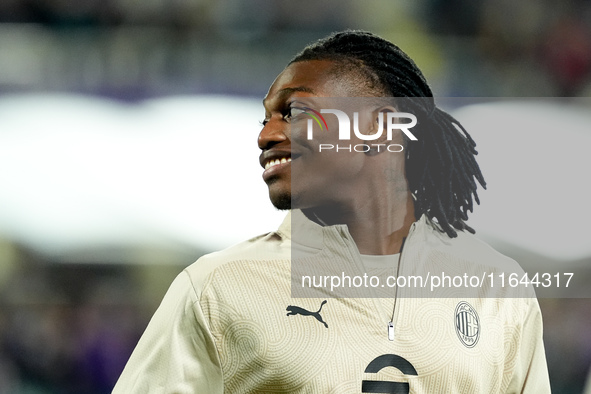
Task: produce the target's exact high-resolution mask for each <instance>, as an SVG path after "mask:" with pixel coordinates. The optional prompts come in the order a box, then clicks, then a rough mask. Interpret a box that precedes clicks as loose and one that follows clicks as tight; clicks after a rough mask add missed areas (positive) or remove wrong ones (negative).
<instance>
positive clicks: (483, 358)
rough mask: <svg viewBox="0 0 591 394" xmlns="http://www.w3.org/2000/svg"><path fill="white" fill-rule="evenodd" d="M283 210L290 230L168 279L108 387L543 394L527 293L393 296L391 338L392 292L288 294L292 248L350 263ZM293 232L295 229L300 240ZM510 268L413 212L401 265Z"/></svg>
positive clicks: (541, 359) (342, 241)
mask: <svg viewBox="0 0 591 394" xmlns="http://www.w3.org/2000/svg"><path fill="white" fill-rule="evenodd" d="M292 214H293V216H296V217H297V221H295V220H294V222H293V225H292V221H291V215H288V217H287V218H286V220H285V221H284V223H283V224H282V225H281V227H280V228H279V230H278V231H277V232H273V233H269V234H267V235H264V236H261V237H257V238H254V239H251V240H249V241H246V242H244V243H241V244H239V245H236V246H234V247H231V248H229V249H227V250H224V251H221V252H217V253H213V254H210V255H207V256H204V257H202V258H200V259H199V260H198V261H197V262H196V263H194V264H193V265H191V266H190V267H188V268H187V269H185V270H184V271H183V272H182V273H181V274H180V275H179V276H178V277H177V279H176V280H175V281H174V282H173V284H172V285H171V287H170V289H169V291H168V293H167V294H166V296H165V297H164V300H163V301H162V304H161V305H160V307H159V308H158V310H157V311H156V313H155V315H154V317H153V318H152V320H151V321H150V323H149V325H148V327H147V329H146V331H145V333H144V335H143V336H142V338H141V340H140V342H139V343H138V345H137V348H136V349H135V351H134V353H133V355H132V356H131V358H130V360H129V362H128V364H127V366H126V367H125V370H124V371H123V374H122V375H121V377H120V379H119V381H118V383H117V385H116V387H115V389H114V393H126V394H128V393H221V392H225V393H361V392H362V390H364V391H363V392H393V393H408V392H410V393H536V394H540V393H549V392H550V385H549V381H548V372H547V367H546V360H545V355H544V347H543V342H542V320H541V314H540V310H539V306H538V303H537V300H536V299H535V298H534V297H523V298H503V297H501V296H502V295H503V294H498V295H499V297H496V298H490V297H489V298H484V297H477V298H461V297H453V296H452V297H446V298H409V297H399V298H398V299H397V300H396V308H395V309H394V319H393V330H394V333H395V336H394V340H393V341H390V340H389V339H388V329H387V323H388V322H389V321H390V320H391V319H392V314H393V306H394V299H393V298H331V297H330V294H321V296H320V297H318V298H291V293H290V286H291V285H292V284H291V275H290V273H291V259H290V258H291V252H292V246H293V248H294V249H298V250H303V251H308V252H310V253H313V254H315V255H317V256H321V258H323V257H322V256H323V255H322V253H320V252H322V251H326V250H332V247H331V245H333V244H334V245H337V246H338V247H340V248H343V247H344V248H345V249H346V250H347V253H348V254H350V255H352V256H354V255H355V254H356V258H357V259H358V260H359V261H361V260H360V257H359V254H358V251H357V248H356V247H355V245H354V244H353V243H352V240H351V239H350V236H348V231H346V227H344V226H330V227H321V226H318V225H316V224H315V223H313V222H311V221H307V220H305V219H304V217H303V215H302V214H301V212H299V211H293V213H292ZM292 227H294V228H292ZM298 228H299V229H298ZM292 230H294V231H295V230H297V231H300V230H303V232H302V234H306V235H305V236H304V238H303V239H301V240H300V239H298V244H297V245H296V244H295V242H296V241H294V243H293V244H292ZM327 255H328V257H327V258H326V261H327V264H330V263H332V262H333V260H331V259H330V253H328V254H327ZM507 261H508V259H507V258H506V257H505V256H502V255H500V254H498V253H497V252H495V251H494V250H492V249H491V248H490V247H488V246H487V245H486V244H483V243H482V242H481V241H478V240H477V239H476V238H474V237H473V236H471V235H469V234H463V233H461V234H460V236H459V237H458V238H455V239H453V240H450V239H449V238H447V237H446V236H444V235H443V236H442V235H440V234H439V233H438V232H436V231H435V230H433V228H432V227H431V226H430V225H429V224H428V223H427V222H426V220H424V218H422V219H421V220H420V221H418V222H417V223H415V226H414V228H413V234H412V236H409V238H408V240H407V243H406V244H405V247H404V250H403V257H402V262H401V267H400V269H401V271H404V272H406V273H412V272H414V271H415V270H417V269H419V268H420V267H421V266H425V265H426V264H434V262H437V264H443V265H444V266H445V267H446V268H449V269H450V272H451V271H454V270H456V271H457V272H460V271H463V270H465V269H466V268H468V269H469V270H470V269H472V270H474V271H476V270H482V269H487V270H489V271H491V270H494V268H495V267H496V266H497V265H502V264H506V263H507ZM501 262H502V264H501ZM511 264H513V265H515V266H516V263H514V262H511ZM423 268H424V267H423ZM516 269H517V268H516ZM324 301H326V302H324ZM462 305H469V307H468V309H466V312H458V310H459V308H460V307H461V306H462ZM294 307H295V308H294ZM297 308H303V309H302V310H298V309H297ZM319 309H320V310H321V313H319V314H318V317H317V316H315V315H314V314H313V313H314V312H316V311H318V310H319ZM293 311H300V312H301V311H308V312H310V313H309V314H302V313H291V314H290V312H293ZM473 311H475V312H473ZM471 313H476V314H477V316H478V321H477V324H476V321H475V320H474V318H470V315H471ZM457 327H461V328H462V330H464V332H465V333H467V334H470V330H471V331H472V333H474V332H475V330H478V341H477V343H476V344H474V345H473V346H472V347H468V346H466V344H465V343H464V342H462V340H461V339H460V338H459V334H458V328H457ZM475 327H476V328H475ZM380 387H381V388H380ZM372 390H373V391H372ZM376 390H381V391H376Z"/></svg>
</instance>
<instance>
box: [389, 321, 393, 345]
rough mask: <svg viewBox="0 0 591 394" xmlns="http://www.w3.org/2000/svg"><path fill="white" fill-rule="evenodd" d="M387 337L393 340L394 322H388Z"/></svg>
mask: <svg viewBox="0 0 591 394" xmlns="http://www.w3.org/2000/svg"><path fill="white" fill-rule="evenodd" d="M388 339H389V340H390V341H393V340H394V323H392V322H389V323H388Z"/></svg>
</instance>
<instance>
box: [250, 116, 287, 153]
mask: <svg viewBox="0 0 591 394" xmlns="http://www.w3.org/2000/svg"><path fill="white" fill-rule="evenodd" d="M287 127H288V125H287V124H285V122H282V121H281V120H279V119H274V118H271V119H269V120H268V121H267V123H266V124H265V126H264V127H263V129H262V130H261V132H260V133H259V138H258V145H259V148H260V149H261V150H267V149H270V148H272V147H273V146H275V145H277V144H280V143H282V142H285V141H289V138H288V136H287V130H286V129H287Z"/></svg>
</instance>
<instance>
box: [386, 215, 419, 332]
mask: <svg viewBox="0 0 591 394" xmlns="http://www.w3.org/2000/svg"><path fill="white" fill-rule="evenodd" d="M415 225H416V222H414V223H413V224H412V225H411V226H410V230H408V235H407V236H406V237H405V238H404V239H403V240H402V245H401V246H400V256H399V257H398V264H397V265H396V278H398V273H399V272H400V265H401V264H402V255H403V253H404V246H405V245H406V241H408V239H409V238H410V235H411V234H412V232H413V230H414V229H415ZM397 300H398V286H396V289H395V290H394V305H393V306H392V317H391V318H390V321H389V322H388V340H389V341H393V340H394V338H395V335H394V334H395V333H394V315H395V313H396V301H397Z"/></svg>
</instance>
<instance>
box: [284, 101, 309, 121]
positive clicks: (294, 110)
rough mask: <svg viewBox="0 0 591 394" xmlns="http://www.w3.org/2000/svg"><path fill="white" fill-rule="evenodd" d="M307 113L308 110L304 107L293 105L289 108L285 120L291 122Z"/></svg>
mask: <svg viewBox="0 0 591 394" xmlns="http://www.w3.org/2000/svg"><path fill="white" fill-rule="evenodd" d="M305 112H306V109H305V108H304V107H296V106H294V105H293V104H291V105H290V106H289V107H287V111H286V112H285V114H284V115H283V119H285V120H286V121H288V122H289V121H290V120H293V119H294V118H296V117H297V116H299V115H301V114H303V113H305Z"/></svg>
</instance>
